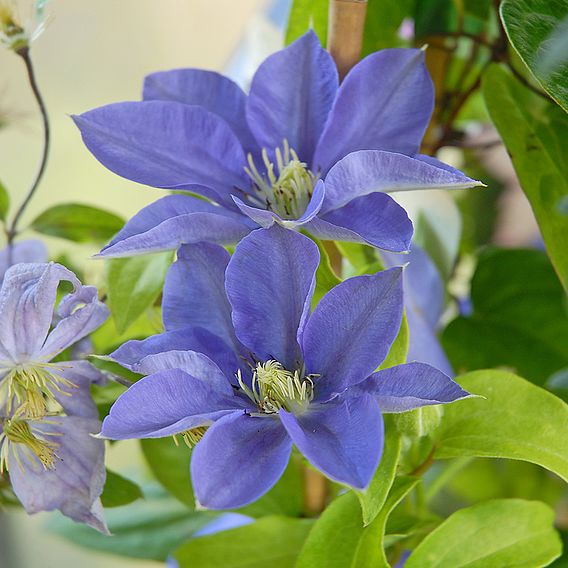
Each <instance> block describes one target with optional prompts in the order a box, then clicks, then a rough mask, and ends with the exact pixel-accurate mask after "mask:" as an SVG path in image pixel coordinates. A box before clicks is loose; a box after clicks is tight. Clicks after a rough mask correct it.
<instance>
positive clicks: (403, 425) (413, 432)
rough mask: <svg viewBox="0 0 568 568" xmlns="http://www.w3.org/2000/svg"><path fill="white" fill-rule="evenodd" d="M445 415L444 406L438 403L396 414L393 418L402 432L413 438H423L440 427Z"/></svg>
mask: <svg viewBox="0 0 568 568" xmlns="http://www.w3.org/2000/svg"><path fill="white" fill-rule="evenodd" d="M443 415H444V408H443V406H442V405H439V404H438V405H434V406H423V407H422V408H416V409H415V410H409V411H408V412H403V413H401V414H396V415H394V416H393V418H394V421H395V424H396V427H397V429H398V431H399V432H400V433H401V434H404V435H406V436H409V437H411V438H422V437H423V436H428V435H429V434H431V433H432V432H434V430H436V428H438V426H439V425H440V422H441V420H442V416H443Z"/></svg>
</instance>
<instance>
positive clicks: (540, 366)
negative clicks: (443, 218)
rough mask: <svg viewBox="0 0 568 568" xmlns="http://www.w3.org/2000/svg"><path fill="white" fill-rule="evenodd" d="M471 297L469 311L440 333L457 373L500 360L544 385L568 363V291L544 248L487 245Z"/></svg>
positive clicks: (486, 366) (488, 365) (481, 367)
mask: <svg viewBox="0 0 568 568" xmlns="http://www.w3.org/2000/svg"><path fill="white" fill-rule="evenodd" d="M528 275H530V276H529V277H527V276H528ZM471 300H472V304H473V312H472V314H471V315H470V316H468V317H465V316H461V317H458V318H457V319H455V320H454V321H452V322H451V323H450V324H449V325H448V327H447V328H446V329H445V330H444V333H443V336H442V342H443V345H444V348H445V350H446V353H447V354H448V357H449V358H450V361H451V362H452V365H453V367H454V368H455V369H457V370H458V372H459V373H463V372H465V371H473V370H476V369H486V368H489V367H498V366H504V367H507V368H508V369H511V370H514V371H515V372H516V373H518V374H519V375H521V376H523V377H525V378H526V379H528V380H530V381H531V382H533V383H535V384H539V385H543V384H544V383H545V381H546V380H547V379H548V378H549V377H550V376H551V375H552V374H553V373H555V372H556V371H558V370H559V369H562V368H564V367H568V313H567V312H566V308H565V302H566V297H565V293H564V290H563V289H562V286H561V285H560V283H559V282H558V279H557V277H556V274H555V273H554V270H553V268H552V266H551V265H550V262H549V260H548V258H547V256H546V254H545V253H544V252H542V251H538V250H511V249H496V248H489V249H486V250H485V251H484V252H483V253H482V254H481V255H480V257H479V262H478V265H477V269H476V271H475V274H474V276H473V279H472V282H471ZM472 345H475V349H472Z"/></svg>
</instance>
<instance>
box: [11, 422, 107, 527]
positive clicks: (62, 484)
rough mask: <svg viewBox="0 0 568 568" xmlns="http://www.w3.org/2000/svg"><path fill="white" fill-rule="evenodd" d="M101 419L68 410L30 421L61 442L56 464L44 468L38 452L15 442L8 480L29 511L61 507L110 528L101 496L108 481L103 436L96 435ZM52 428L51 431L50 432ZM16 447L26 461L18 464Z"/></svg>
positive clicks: (82, 519) (43, 434)
mask: <svg viewBox="0 0 568 568" xmlns="http://www.w3.org/2000/svg"><path fill="white" fill-rule="evenodd" d="M99 429H100V422H99V421H98V420H96V419H92V418H83V417H79V416H65V417H60V418H50V419H49V421H48V422H46V423H40V422H36V423H33V424H32V431H34V433H35V434H36V435H37V436H38V437H41V438H43V439H45V440H46V441H49V442H53V443H55V444H58V446H57V449H56V453H57V456H58V458H59V459H57V460H56V463H55V466H56V467H55V469H53V470H51V469H50V470H46V469H44V468H43V466H42V465H41V464H40V463H39V461H38V460H37V459H36V458H32V457H29V456H28V455H26V454H24V453H23V452H21V451H19V449H18V446H17V445H15V446H14V445H12V446H11V449H10V456H9V459H10V460H11V463H12V464H14V465H13V467H11V469H10V481H11V483H12V487H13V489H14V493H16V495H17V497H18V499H19V500H20V501H21V503H22V505H23V506H24V508H25V510H26V511H27V512H28V513H30V514H31V513H38V512H40V511H53V510H56V509H58V510H59V511H61V512H62V513H63V514H64V515H66V516H67V517H69V518H71V519H73V520H74V521H77V522H80V523H86V524H87V525H89V526H91V527H93V528H94V529H96V530H98V531H99V532H102V533H103V534H109V533H108V529H107V527H106V524H105V521H104V519H103V515H102V513H103V510H102V506H101V502H100V499H99V496H100V494H101V493H102V490H103V486H104V483H105V477H106V472H105V465H104V442H103V441H102V440H97V439H96V438H93V436H92V435H91V434H96V433H97V432H98V430H99ZM50 434H52V435H50ZM14 448H16V450H15V451H17V452H18V455H19V458H20V460H21V463H22V465H23V468H20V467H19V466H18V465H17V463H16V459H15V457H16V456H15V455H14Z"/></svg>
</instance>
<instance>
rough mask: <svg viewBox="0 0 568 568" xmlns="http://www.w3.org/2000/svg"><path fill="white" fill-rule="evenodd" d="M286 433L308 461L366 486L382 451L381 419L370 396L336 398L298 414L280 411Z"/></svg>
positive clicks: (345, 480)
mask: <svg viewBox="0 0 568 568" xmlns="http://www.w3.org/2000/svg"><path fill="white" fill-rule="evenodd" d="M279 415H280V418H281V420H282V423H283V424H284V427H285V428H286V430H287V431H288V434H289V435H290V437H291V438H292V441H293V442H294V444H295V445H296V446H297V447H298V449H299V450H300V452H302V454H304V456H305V457H306V458H307V459H308V461H309V462H310V463H311V464H312V465H314V466H315V467H317V468H318V469H319V470H320V471H322V472H323V473H325V474H326V475H327V476H328V477H330V478H331V479H333V480H335V481H339V482H340V483H345V484H347V485H350V486H351V487H355V488H357V489H364V488H365V487H367V485H368V484H369V482H370V481H371V478H372V477H373V473H374V472H375V469H377V466H378V465H379V461H380V459H381V454H382V451H383V441H384V432H383V419H382V416H381V412H380V410H379V406H378V405H377V403H376V402H375V401H374V400H373V397H371V396H368V395H365V394H363V395H362V396H357V397H338V398H337V399H335V400H333V401H331V402H328V403H326V404H322V405H314V406H313V407H310V408H309V409H308V411H307V412H306V413H304V414H301V415H298V416H296V415H294V414H292V413H289V412H286V411H285V410H280V413H279Z"/></svg>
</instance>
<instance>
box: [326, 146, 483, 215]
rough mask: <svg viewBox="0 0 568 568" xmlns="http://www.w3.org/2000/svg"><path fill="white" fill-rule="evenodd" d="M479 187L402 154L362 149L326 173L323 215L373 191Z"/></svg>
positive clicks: (467, 179)
mask: <svg viewBox="0 0 568 568" xmlns="http://www.w3.org/2000/svg"><path fill="white" fill-rule="evenodd" d="M479 185H483V184H482V183H481V182H478V181H475V180H473V179H470V178H468V177H467V176H465V175H464V174H462V173H461V172H458V171H457V170H453V171H449V170H448V169H446V168H439V167H437V166H434V165H432V164H430V163H426V162H425V161H423V160H418V159H415V158H410V157H408V156H404V155H402V154H395V153H392V152H382V151H376V150H361V151H359V152H353V153H352V154H349V155H348V156H346V157H345V158H343V159H342V160H341V161H340V162H338V163H337V164H336V165H335V166H333V168H332V169H331V170H330V171H329V173H328V174H327V176H326V178H325V201H324V204H323V207H322V214H325V213H327V212H329V211H331V210H333V209H338V208H339V207H342V206H343V205H345V204H347V203H349V201H351V200H352V199H355V198H356V197H360V196H362V195H367V194H369V193H374V192H383V193H391V192H394V191H412V190H423V189H465V188H468V187H474V186H479Z"/></svg>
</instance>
